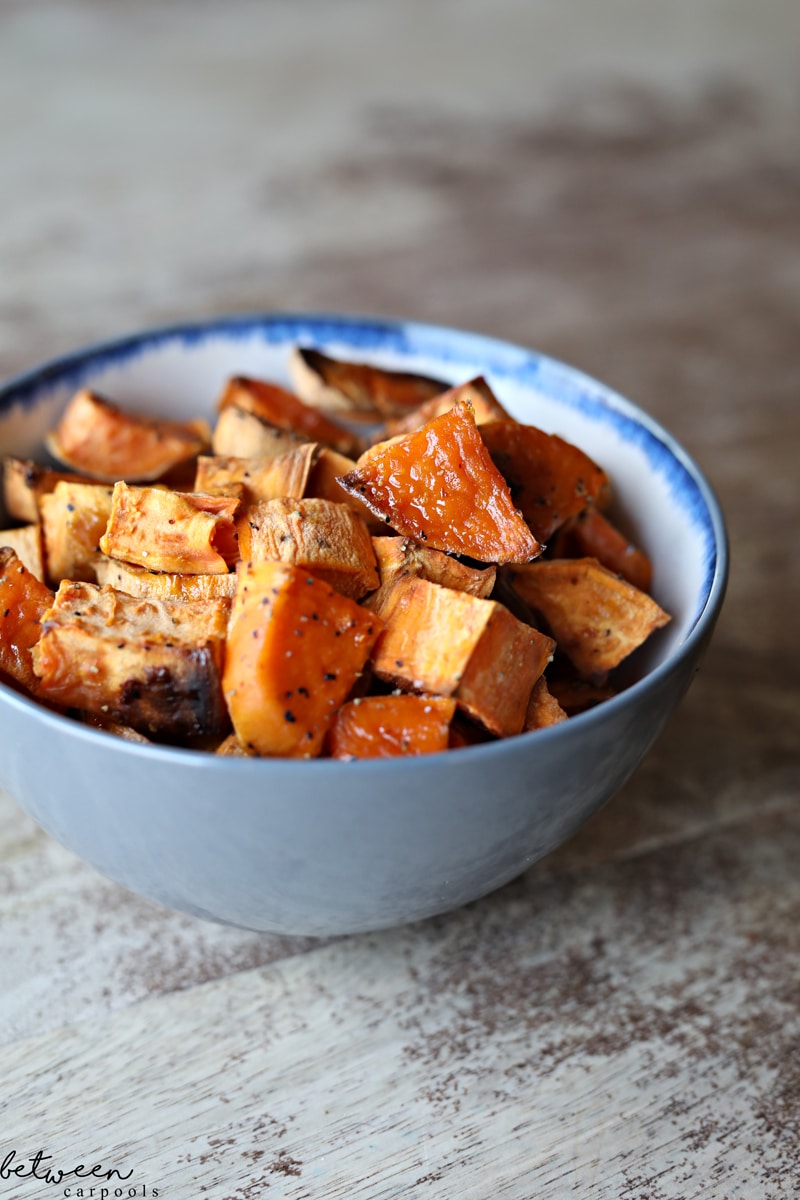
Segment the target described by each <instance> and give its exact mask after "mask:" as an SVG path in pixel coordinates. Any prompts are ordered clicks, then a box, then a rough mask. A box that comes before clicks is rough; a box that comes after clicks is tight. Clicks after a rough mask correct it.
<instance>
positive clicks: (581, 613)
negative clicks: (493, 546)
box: [512, 558, 669, 680]
mask: <svg viewBox="0 0 800 1200" xmlns="http://www.w3.org/2000/svg"><path fill="white" fill-rule="evenodd" d="M512 578H513V586H514V588H515V589H516V590H517V591H518V592H519V593H520V594H521V596H522V597H523V599H524V600H526V601H527V602H528V604H530V605H531V606H532V607H533V608H534V609H535V610H536V611H537V612H538V613H540V614H541V616H542V617H543V618H544V621H545V622H546V624H547V626H548V628H549V630H550V632H551V633H552V635H553V637H554V638H555V639H556V641H557V642H558V647H559V650H561V651H563V653H564V654H566V656H567V657H568V658H569V660H570V662H571V663H572V664H573V666H574V667H575V669H576V670H577V672H578V674H579V675H580V676H581V677H582V678H584V679H589V680H591V679H595V678H596V677H598V676H603V675H604V674H605V673H606V672H608V671H611V670H613V669H614V667H617V666H619V664H620V663H621V662H622V660H623V659H624V658H627V656H628V655H629V654H631V653H632V651H634V650H635V649H636V648H637V646H640V645H641V644H642V643H643V642H644V641H646V639H647V638H648V637H649V636H650V634H651V633H653V631H654V630H656V629H658V628H660V627H661V626H662V625H666V623H667V622H668V621H669V617H668V615H667V614H666V613H665V612H664V611H663V609H661V608H660V607H659V606H658V605H657V604H656V602H655V600H652V599H651V598H650V597H649V596H648V595H646V594H645V593H644V592H640V591H639V590H638V588H635V587H633V586H632V585H631V584H629V583H627V582H626V581H625V580H624V579H620V578H619V576H618V575H615V574H614V573H613V572H612V571H609V570H607V569H606V568H605V567H603V566H601V564H600V563H599V562H598V561H597V559H594V558H579V559H555V560H552V561H545V560H543V559H542V560H540V561H539V562H537V563H528V564H526V565H525V566H523V567H517V568H515V569H514V571H513V572H512Z"/></svg>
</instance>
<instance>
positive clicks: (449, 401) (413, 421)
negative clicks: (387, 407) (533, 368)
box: [386, 375, 511, 437]
mask: <svg viewBox="0 0 800 1200" xmlns="http://www.w3.org/2000/svg"><path fill="white" fill-rule="evenodd" d="M464 403H469V404H471V405H472V411H473V413H474V416H475V424H476V425H483V424H485V422H486V421H508V420H510V419H511V418H510V417H509V415H508V413H507V412H506V410H505V409H504V408H503V406H502V404H501V403H500V401H499V400H498V399H497V397H496V396H495V394H494V392H493V391H492V389H491V388H490V387H489V384H488V383H487V382H486V380H485V379H484V378H483V376H482V375H478V376H477V377H476V378H475V379H470V380H469V381H468V382H467V383H460V384H458V386H457V387H453V388H448V389H447V391H443V392H440V393H439V395H436V396H432V397H431V398H430V400H427V401H426V402H425V403H424V404H421V405H420V407H419V408H415V409H413V410H412V411H411V412H407V413H405V414H404V415H403V416H401V417H397V418H395V419H391V418H390V419H389V420H387V422H386V432H387V434H389V436H390V437H392V436H396V435H398V434H403V433H413V432H414V430H415V429H420V428H421V427H422V426H423V425H426V424H427V423H428V421H432V420H433V418H434V417H440V416H441V415H442V413H446V412H449V411H450V409H451V408H455V406H456V405H457V404H464Z"/></svg>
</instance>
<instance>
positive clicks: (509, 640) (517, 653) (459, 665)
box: [373, 576, 555, 737]
mask: <svg viewBox="0 0 800 1200" xmlns="http://www.w3.org/2000/svg"><path fill="white" fill-rule="evenodd" d="M379 615H380V616H381V617H382V618H383V619H384V621H385V623H386V628H385V630H384V632H383V634H382V635H381V637H380V639H379V641H378V644H377V646H376V648H375V652H374V654H373V669H374V671H375V674H376V675H377V676H378V678H380V679H384V680H386V681H387V682H390V683H393V684H395V685H396V686H398V687H400V688H402V689H403V690H407V691H415V692H426V693H433V694H434V695H439V696H452V697H453V698H454V699H455V700H456V702H457V703H458V706H459V708H461V709H462V710H463V711H464V712H466V713H467V714H468V715H469V716H470V717H472V718H473V719H474V720H477V721H480V723H481V724H482V725H484V726H485V727H486V728H487V729H488V730H489V731H490V732H492V733H494V734H496V735H497V736H499V737H507V736H510V735H512V734H515V733H519V732H520V731H521V729H522V725H523V721H524V719H525V711H526V707H527V704H528V697H529V696H530V693H531V688H532V687H533V685H534V683H535V681H536V680H537V679H538V678H539V676H540V675H541V673H542V671H543V670H544V668H545V667H546V666H547V663H548V662H549V661H550V659H551V657H552V654H553V651H554V649H555V643H554V642H553V641H552V639H551V638H549V637H546V636H545V635H544V634H542V633H539V631H538V630H536V629H532V628H531V627H530V626H529V625H525V624H523V623H522V622H521V621H518V620H517V619H516V617H514V616H512V615H511V613H510V612H509V611H508V609H506V608H504V607H503V605H501V604H497V603H496V602H495V601H494V600H482V599H479V598H478V597H476V596H470V595H469V594H468V593H467V592H456V591H452V590H451V589H450V588H444V587H440V586H439V585H438V584H435V583H430V582H429V581H428V580H427V579H419V578H414V577H409V576H405V577H403V578H401V579H399V580H398V581H397V583H396V584H395V586H394V588H393V589H392V590H391V592H390V593H389V595H388V596H387V598H386V603H385V604H384V606H383V607H382V608H381V609H380V611H379Z"/></svg>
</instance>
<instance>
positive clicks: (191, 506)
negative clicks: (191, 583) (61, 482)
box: [100, 483, 239, 575]
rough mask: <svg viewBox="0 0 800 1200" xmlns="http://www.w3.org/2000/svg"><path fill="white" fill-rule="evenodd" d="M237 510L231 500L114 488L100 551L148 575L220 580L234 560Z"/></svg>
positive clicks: (125, 485)
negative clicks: (216, 577)
mask: <svg viewBox="0 0 800 1200" xmlns="http://www.w3.org/2000/svg"><path fill="white" fill-rule="evenodd" d="M238 508H239V501H238V500H236V499H234V498H231V497H225V496H204V495H202V494H199V493H192V492H168V491H164V490H163V489H160V488H137V487H129V486H128V484H126V483H118V484H117V485H116V486H115V488H114V496H113V500H112V505H111V514H110V516H109V519H108V527H107V529H106V532H105V534H104V535H103V537H102V538H101V539H100V548H101V550H102V551H103V553H104V554H107V555H108V556H109V557H110V558H119V559H122V561H123V562H129V563H134V564H135V565H136V566H140V567H147V569H148V570H152V571H173V572H176V573H179V574H186V575H224V574H225V573H226V572H227V571H228V568H229V566H230V565H231V564H232V563H234V562H235V561H236V559H237V558H238V553H239V552H238V545H237V541H236V529H235V525H234V515H235V513H236V511H237V510H238Z"/></svg>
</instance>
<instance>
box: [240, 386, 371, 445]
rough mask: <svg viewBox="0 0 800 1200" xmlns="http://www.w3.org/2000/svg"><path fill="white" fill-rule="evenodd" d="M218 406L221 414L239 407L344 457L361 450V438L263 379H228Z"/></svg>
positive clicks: (296, 397)
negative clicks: (336, 451)
mask: <svg viewBox="0 0 800 1200" xmlns="http://www.w3.org/2000/svg"><path fill="white" fill-rule="evenodd" d="M219 407H220V411H223V410H224V409H226V408H230V407H233V408H239V409H241V410H242V411H243V412H248V413H251V414H252V415H253V416H256V417H258V418H259V419H260V420H262V421H265V422H267V423H268V424H270V425H272V426H274V427H275V428H276V429H282V430H284V431H286V432H289V433H293V434H294V435H295V437H297V438H300V439H301V440H302V441H304V442H322V443H323V444H324V445H326V446H332V447H333V448H334V450H339V451H340V452H341V453H342V454H352V453H356V454H357V453H358V451H359V449H360V442H359V439H358V438H357V437H356V436H355V435H354V434H352V433H350V431H349V430H348V429H345V428H344V426H342V425H337V423H336V422H335V421H331V420H330V419H329V418H328V417H326V416H325V414H324V413H321V412H320V411H319V410H318V409H316V408H312V407H311V406H310V405H308V404H304V403H303V401H302V400H301V399H300V398H299V396H295V395H294V394H293V393H292V392H287V391H286V389H285V388H282V387H278V385H277V384H275V383H267V382H266V381H265V380H263V379H249V378H246V377H245V376H243V375H237V376H236V377H235V378H234V379H230V380H228V383H227V385H226V387H225V390H224V391H223V393H222V396H221V398H220V401H219Z"/></svg>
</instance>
